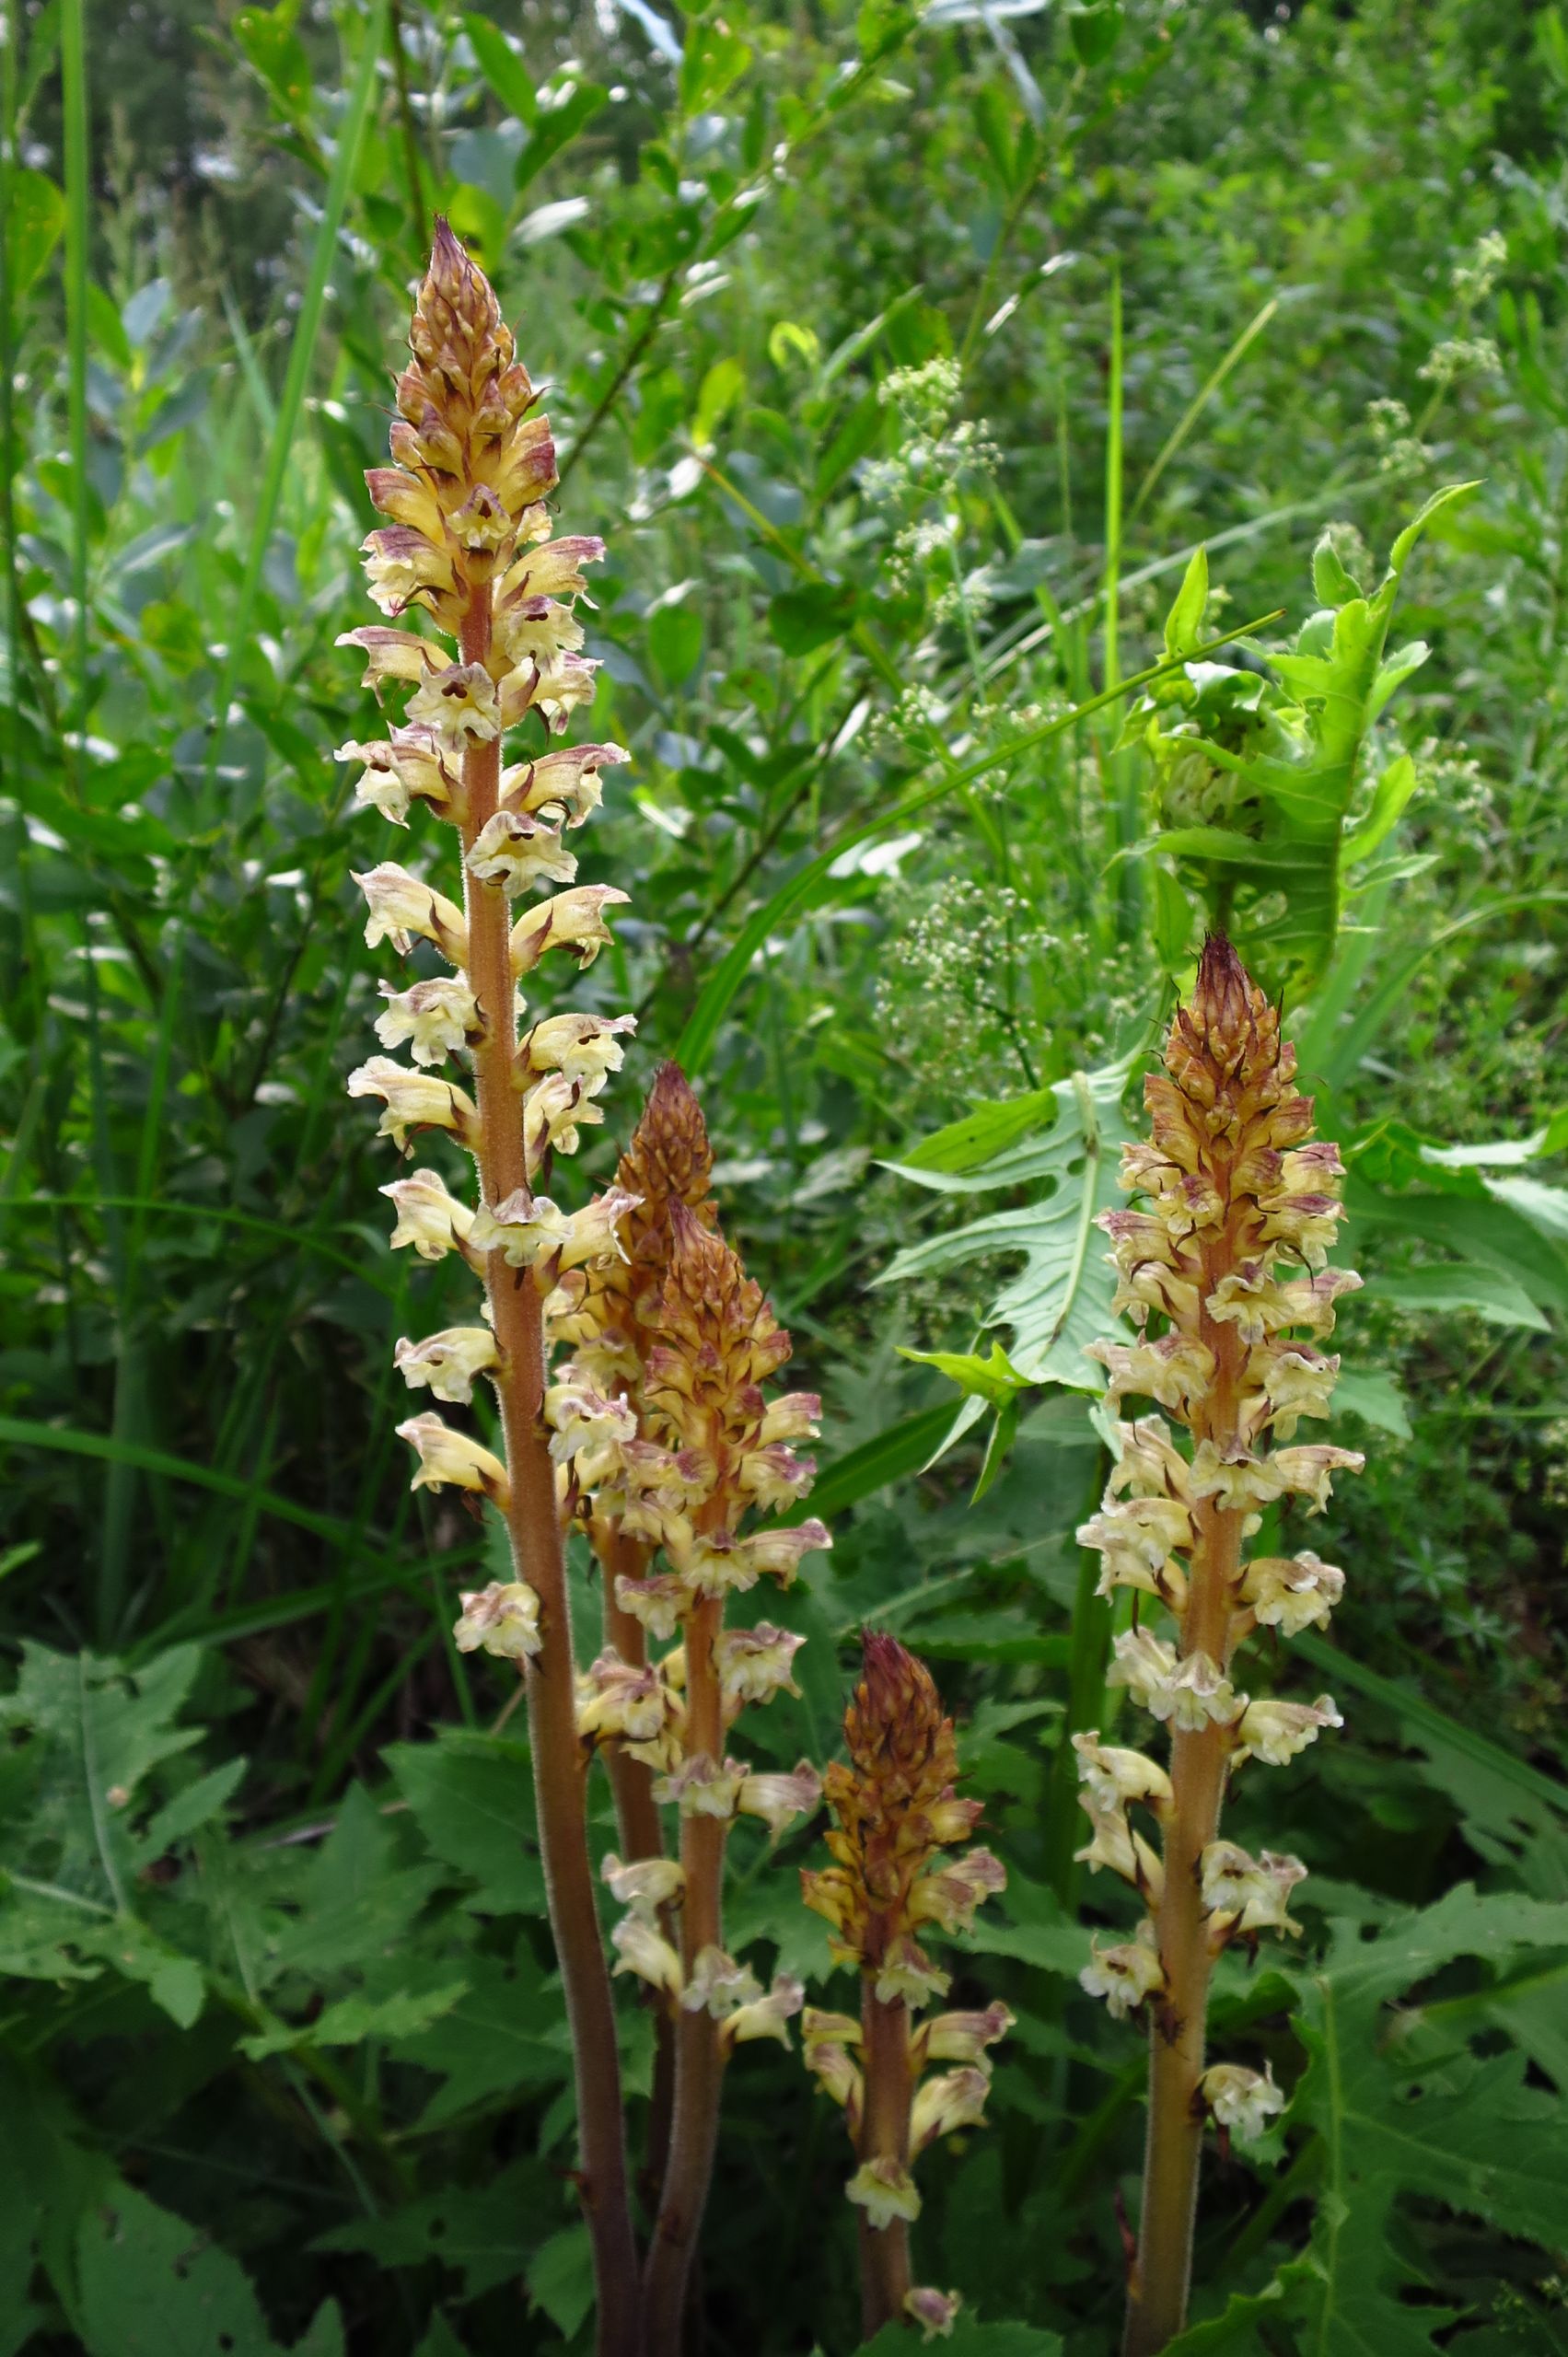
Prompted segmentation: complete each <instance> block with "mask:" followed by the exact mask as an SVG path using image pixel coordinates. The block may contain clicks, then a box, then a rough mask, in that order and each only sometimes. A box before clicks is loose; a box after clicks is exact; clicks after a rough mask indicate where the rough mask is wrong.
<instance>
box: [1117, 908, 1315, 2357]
mask: <svg viewBox="0 0 1568 2357" xmlns="http://www.w3.org/2000/svg"><path fill="white" fill-rule="evenodd" d="M1165 1066H1166V1069H1165V1073H1164V1074H1153V1075H1151V1076H1150V1077H1149V1079H1148V1080H1147V1081H1145V1083H1144V1102H1145V1104H1146V1106H1147V1109H1148V1112H1149V1115H1150V1119H1151V1123H1152V1137H1151V1139H1150V1140H1149V1141H1148V1142H1147V1143H1142V1142H1140V1143H1138V1144H1133V1145H1131V1146H1128V1147H1126V1148H1125V1149H1124V1150H1123V1157H1122V1178H1121V1183H1122V1185H1123V1186H1124V1187H1125V1188H1127V1189H1129V1190H1132V1191H1135V1192H1137V1193H1138V1194H1140V1195H1142V1196H1143V1197H1144V1201H1145V1203H1146V1205H1147V1208H1146V1209H1144V1210H1140V1211H1120V1212H1108V1213H1105V1214H1103V1217H1102V1222H1101V1224H1102V1225H1103V1226H1104V1227H1105V1228H1106V1229H1107V1230H1108V1232H1109V1235H1110V1237H1111V1239H1112V1245H1113V1257H1114V1260H1115V1263H1116V1268H1117V1271H1118V1275H1119V1278H1120V1283H1119V1286H1118V1290H1117V1295H1116V1305H1115V1306H1117V1308H1119V1309H1122V1310H1126V1311H1127V1312H1129V1313H1130V1314H1131V1315H1132V1318H1134V1319H1135V1320H1136V1321H1137V1322H1138V1323H1139V1324H1141V1325H1143V1326H1144V1328H1145V1329H1147V1324H1148V1320H1149V1318H1150V1315H1151V1313H1153V1314H1154V1315H1155V1316H1156V1318H1158V1320H1159V1321H1160V1325H1161V1329H1162V1330H1161V1331H1160V1332H1159V1333H1158V1335H1157V1337H1155V1336H1150V1335H1149V1334H1148V1333H1147V1331H1146V1330H1145V1336H1144V1340H1142V1341H1138V1342H1135V1343H1132V1344H1126V1343H1117V1342H1102V1343H1099V1344H1098V1345H1097V1346H1096V1348H1095V1352H1094V1355H1095V1356H1097V1357H1098V1358H1099V1359H1101V1360H1103V1362H1104V1364H1105V1365H1106V1367H1107V1369H1108V1371H1109V1378H1110V1379H1109V1386H1108V1398H1109V1402H1110V1404H1111V1405H1112V1406H1115V1407H1119V1406H1120V1405H1121V1401H1122V1400H1123V1399H1125V1398H1126V1397H1127V1396H1128V1395H1129V1394H1132V1395H1134V1396H1138V1397H1142V1398H1144V1399H1152V1400H1153V1401H1155V1402H1156V1404H1157V1405H1158V1406H1159V1407H1162V1408H1164V1409H1165V1410H1166V1411H1167V1412H1168V1413H1169V1414H1170V1415H1171V1416H1173V1417H1174V1418H1175V1419H1176V1421H1177V1422H1179V1424H1181V1425H1183V1426H1185V1428H1186V1430H1187V1432H1188V1433H1189V1434H1191V1443H1192V1446H1191V1456H1190V1457H1189V1456H1186V1455H1184V1454H1183V1453H1182V1452H1181V1450H1180V1449H1179V1448H1178V1447H1177V1446H1176V1445H1175V1443H1174V1441H1173V1440H1172V1437H1171V1434H1170V1430H1169V1427H1168V1426H1167V1423H1166V1422H1165V1421H1164V1419H1163V1418H1161V1417H1159V1416H1145V1417H1140V1418H1136V1419H1134V1420H1133V1421H1132V1422H1123V1423H1120V1424H1118V1426H1117V1428H1116V1432H1117V1442H1118V1448H1119V1455H1118V1460H1117V1463H1116V1466H1115V1469H1114V1470H1113V1472H1112V1474H1111V1477H1110V1483H1109V1489H1108V1490H1107V1492H1106V1495H1105V1500H1104V1503H1103V1504H1102V1507H1101V1510H1100V1512H1099V1513H1098V1515H1095V1516H1094V1518H1093V1519H1092V1520H1091V1521H1090V1522H1088V1523H1086V1525H1085V1526H1084V1527H1083V1528H1082V1529H1081V1530H1080V1532H1079V1534H1078V1537H1079V1539H1080V1541H1081V1543H1082V1544H1083V1545H1084V1546H1086V1547H1088V1548H1091V1549H1094V1550H1098V1552H1099V1554H1100V1555H1102V1556H1103V1558H1104V1565H1105V1568H1104V1573H1103V1575H1102V1578H1101V1582H1100V1592H1101V1594H1102V1595H1109V1593H1110V1592H1111V1590H1112V1589H1113V1588H1117V1587H1130V1588H1132V1590H1133V1591H1134V1597H1135V1601H1136V1603H1137V1604H1138V1605H1140V1606H1142V1605H1143V1603H1144V1599H1145V1598H1146V1599H1148V1600H1149V1602H1150V1604H1151V1606H1152V1607H1153V1608H1156V1610H1158V1611H1159V1612H1161V1613H1163V1614H1165V1615H1166V1616H1167V1617H1168V1621H1169V1624H1170V1629H1171V1633H1170V1635H1168V1636H1161V1635H1159V1634H1157V1633H1156V1631H1153V1630H1151V1629H1149V1628H1148V1627H1139V1626H1136V1625H1135V1626H1134V1627H1133V1628H1132V1630H1130V1631H1127V1632H1126V1633H1125V1634H1123V1635H1122V1636H1121V1637H1119V1638H1118V1640H1117V1642H1116V1659H1115V1662H1114V1664H1113V1665H1112V1667H1111V1671H1110V1678H1111V1682H1112V1683H1114V1684H1117V1685H1120V1686H1123V1687H1125V1688H1127V1689H1129V1690H1130V1692H1131V1693H1132V1697H1133V1699H1134V1700H1135V1701H1138V1702H1140V1703H1141V1704H1142V1705H1143V1706H1144V1709H1145V1710H1146V1711H1148V1712H1149V1713H1151V1715H1152V1716H1153V1717H1155V1718H1156V1719H1157V1720H1160V1721H1162V1722H1163V1723H1164V1724H1167V1726H1168V1727H1169V1729H1170V1761H1169V1767H1168V1769H1166V1768H1163V1767H1161V1766H1160V1765H1159V1764H1158V1763H1157V1762H1156V1761H1155V1760H1153V1759H1146V1758H1145V1757H1144V1755H1143V1754H1142V1753H1141V1752H1138V1751H1133V1750H1122V1749H1120V1748H1115V1747H1110V1746H1109V1745H1104V1744H1102V1743H1101V1742H1100V1741H1099V1739H1098V1732H1097V1731H1090V1732H1088V1733H1086V1734H1082V1735H1078V1736H1074V1745H1075V1747H1076V1749H1077V1752H1078V1760H1079V1773H1080V1776H1081V1778H1082V1783H1083V1790H1082V1792H1081V1794H1080V1796H1079V1797H1080V1800H1081V1803H1082V1805H1083V1807H1084V1808H1085V1809H1086V1812H1087V1814H1088V1818H1089V1822H1090V1825H1091V1826H1092V1828H1093V1838H1092V1840H1090V1842H1089V1844H1088V1846H1087V1847H1086V1849H1084V1850H1082V1851H1080V1852H1079V1853H1078V1854H1079V1856H1080V1858H1082V1859H1084V1860H1086V1862H1087V1864H1088V1865H1089V1866H1090V1868H1091V1869H1096V1870H1098V1868H1099V1867H1101V1866H1108V1867H1109V1868H1110V1870H1111V1871H1112V1873H1114V1874H1117V1875H1121V1876H1122V1878H1123V1879H1124V1880H1125V1881H1127V1882H1129V1883H1131V1884H1132V1887H1133V1888H1134V1889H1135V1890H1136V1892H1137V1893H1138V1895H1139V1897H1140V1898H1141V1899H1142V1900H1143V1902H1144V1917H1143V1920H1142V1921H1141V1922H1139V1924H1138V1927H1137V1930H1136V1932H1135V1933H1134V1934H1133V1936H1132V1939H1130V1940H1126V1941H1123V1942H1121V1943H1119V1944H1117V1945H1113V1946H1110V1947H1107V1948H1103V1949H1102V1948H1100V1947H1098V1944H1097V1945H1096V1949H1095V1954H1094V1957H1093V1961H1092V1962H1091V1963H1090V1965H1089V1966H1088V1967H1087V1968H1086V1970H1085V1972H1084V1974H1083V1975H1082V1979H1083V1984H1084V1987H1085V1988H1086V1990H1087V1991H1089V1993H1090V1994H1091V1995H1094V1996H1100V1997H1103V1998H1104V1999H1105V2001H1106V2003H1107V2004H1108V2005H1109V2009H1110V2011H1111V2013H1112V2014H1116V2015H1122V2014H1132V2013H1138V2014H1144V2015H1145V2016H1146V2017H1147V2020H1148V2023H1149V2119H1148V2143H1147V2151H1146V2155H1145V2161H1144V2200H1143V2218H1142V2223H1141V2227H1140V2231H1139V2235H1138V2242H1137V2249H1136V2254H1135V2257H1134V2258H1133V2259H1132V2266H1131V2272H1130V2278H1129V2286H1128V2317H1127V2332H1126V2340H1125V2350H1126V2357H1150V2353H1151V2352H1153V2351H1157V2350H1161V2349H1163V2348H1164V2347H1165V2346H1166V2344H1167V2341H1169V2340H1172V2339H1173V2338H1174V2336H1175V2335H1176V2334H1177V2333H1179V2331H1180V2330H1181V2328H1182V2325H1183V2322H1184V2320H1185V2317H1186V2313H1187V2297H1188V2283H1189V2278H1190V2275H1191V2256H1192V2232H1193V2222H1194V2215H1195V2208H1196V2201H1197V2190H1198V2163H1199V2150H1200V2145H1201V2142H1202V2131H1203V2122H1204V2120H1205V2119H1208V2118H1212V2119H1214V2121H1215V2123H1216V2125H1217V2126H1218V2127H1219V2128H1220V2129H1221V2130H1222V2131H1224V2132H1225V2133H1227V2134H1230V2135H1236V2136H1241V2137H1251V2136H1257V2135H1259V2134H1260V2133H1261V2132H1262V2130H1263V2128H1264V2127H1265V2125H1266V2123H1267V2121H1268V2120H1269V2119H1270V2118H1271V2117H1272V2115H1273V2114H1274V2113H1276V2112H1278V2111H1280V2110H1281V2109H1282V2108H1283V2100H1284V2099H1283V2096H1282V2094H1281V2092H1280V2090H1279V2088H1278V2087H1277V2086H1276V2085H1275V2084H1274V2082H1273V2079H1272V2074H1271V2073H1269V2072H1268V2071H1267V2070H1265V2071H1263V2072H1262V2073H1258V2072H1256V2071H1253V2070H1249V2069H1248V2068H1245V2067H1244V2066H1242V2065H1241V2064H1239V2063H1236V2062H1217V2063H1209V2062H1208V2061H1207V2058H1206V2054H1205V2050H1204V2016H1205V2013H1206V2009H1207V2004H1208V1995H1209V1980H1210V1976H1211V1973H1212V1971H1213V1968H1214V1959H1215V1957H1216V1956H1218V1955H1219V1953H1220V1952H1221V1950H1222V1949H1224V1948H1225V1946H1227V1945H1229V1944H1230V1943H1231V1942H1233V1941H1244V1942H1247V1943H1249V1944H1250V1945H1256V1942H1257V1940H1258V1937H1259V1935H1260V1933H1263V1932H1265V1931H1276V1932H1283V1933H1292V1932H1294V1931H1295V1930H1296V1928H1297V1926H1296V1925H1295V1924H1294V1923H1293V1922H1292V1921H1291V1918H1290V1915H1289V1913H1288V1911H1287V1910H1288V1906H1289V1900H1290V1894H1291V1891H1292V1889H1293V1887H1295V1884H1296V1883H1297V1882H1299V1881H1300V1880H1301V1878H1302V1876H1303V1875H1304V1874H1305V1872H1306V1868H1305V1867H1304V1866H1303V1865H1302V1864H1301V1863H1300V1861H1299V1860H1298V1859H1296V1858H1293V1857H1286V1856H1282V1855H1277V1854H1276V1853H1275V1852H1272V1851H1269V1850H1265V1851H1263V1852H1261V1853H1260V1855H1259V1856H1258V1857H1256V1858H1253V1857H1251V1856H1249V1854H1248V1852H1246V1851H1245V1850H1242V1849H1241V1848H1239V1847H1238V1846H1237V1843H1235V1842H1233V1841H1225V1840H1221V1838H1220V1810H1221V1805H1222V1803H1223V1801H1224V1798H1225V1790H1226V1786H1227V1784H1228V1782H1229V1780H1230V1779H1231V1778H1232V1777H1233V1776H1234V1775H1235V1774H1236V1773H1237V1771H1239V1770H1240V1769H1241V1768H1242V1767H1244V1765H1245V1764H1246V1763H1247V1762H1248V1761H1249V1760H1257V1761H1259V1762H1260V1763H1262V1764H1264V1765H1267V1766H1273V1767H1281V1766H1283V1765H1285V1764H1286V1763H1287V1762H1288V1761H1290V1760H1291V1759H1295V1756H1296V1754H1297V1753H1298V1752H1300V1751H1302V1750H1303V1749H1304V1748H1305V1747H1306V1746H1307V1744H1309V1743H1311V1742H1313V1741H1315V1740H1316V1738H1317V1736H1318V1735H1319V1734H1320V1733H1321V1732H1322V1731H1323V1730H1324V1729H1325V1728H1330V1727H1337V1726H1339V1725H1340V1724H1342V1722H1341V1719H1340V1714H1339V1713H1338V1711H1337V1710H1336V1709H1335V1707H1334V1705H1333V1703H1332V1702H1331V1701H1330V1699H1329V1697H1328V1696H1327V1695H1326V1694H1324V1695H1320V1696H1319V1697H1318V1700H1317V1701H1316V1702H1312V1703H1305V1702H1289V1701H1275V1700H1272V1699H1269V1698H1267V1697H1261V1696H1260V1697H1252V1696H1249V1695H1248V1694H1246V1693H1244V1692H1242V1691H1241V1690H1240V1689H1239V1687H1238V1686H1237V1683H1236V1680H1235V1676H1234V1671H1235V1655H1236V1651H1237V1647H1238V1646H1239V1645H1240V1644H1241V1643H1243V1641H1244V1640H1245V1639H1246V1638H1247V1637H1249V1635H1251V1634H1252V1633H1253V1631H1256V1630H1257V1629H1259V1628H1267V1629H1272V1630H1276V1631H1278V1632H1279V1633H1280V1634H1281V1635H1283V1636H1285V1637H1289V1636H1292V1635H1294V1634H1295V1633H1296V1632H1297V1631H1300V1630H1303V1629H1307V1628H1310V1627H1312V1626H1314V1625H1318V1624H1321V1623H1323V1622H1324V1621H1326V1620H1328V1618H1329V1615H1330V1611H1331V1610H1332V1608H1333V1606H1334V1605H1335V1603H1336V1602H1337V1601H1338V1599H1339V1596H1340V1592H1341V1589H1342V1586H1343V1574H1342V1573H1341V1572H1339V1571H1338V1570H1337V1569H1336V1568H1335V1567H1334V1566H1333V1565H1331V1564H1329V1563H1325V1562H1320V1561H1319V1560H1318V1556H1317V1555H1315V1554H1314V1553H1312V1552H1311V1551H1310V1550H1303V1551H1302V1552H1301V1553H1300V1554H1297V1555H1295V1556H1289V1557H1285V1556H1278V1555H1254V1556H1252V1557H1250V1558H1249V1557H1247V1556H1245V1555H1244V1552H1243V1550H1244V1548H1245V1546H1246V1543H1247V1541H1248V1540H1249V1539H1250V1538H1254V1537H1255V1536H1256V1535H1257V1534H1258V1532H1259V1530H1260V1527H1261V1519H1262V1515H1263V1513H1264V1511H1265V1510H1266V1509H1267V1508H1269V1507H1271V1506H1272V1505H1274V1504H1277V1502H1278V1501H1279V1500H1281V1499H1282V1498H1285V1497H1299V1498H1303V1499H1305V1500H1306V1501H1307V1505H1308V1510H1309V1511H1316V1510H1320V1509H1321V1508H1322V1506H1323V1505H1324V1504H1326V1502H1327V1499H1328V1496H1329V1489H1330V1477H1331V1476H1332V1474H1333V1473H1335V1472H1336V1471H1338V1470H1341V1469H1349V1470H1358V1469H1360V1466H1361V1463H1362V1459H1361V1457H1358V1456H1356V1455H1354V1454H1353V1452H1352V1451H1350V1450H1349V1449H1343V1448H1333V1447H1329V1446H1323V1445H1321V1444H1319V1445H1308V1446H1276V1447H1273V1448H1271V1449H1265V1448H1264V1447H1263V1446H1262V1444H1263V1442H1264V1440H1265V1439H1266V1438H1267V1437H1268V1436H1269V1435H1270V1434H1272V1436H1273V1438H1274V1439H1275V1440H1276V1441H1278V1442H1283V1443H1286V1444H1289V1443H1290V1442H1291V1441H1292V1439H1293V1435H1294V1434H1295V1429H1296V1426H1297V1423H1298V1422H1299V1421H1300V1419H1301V1418H1302V1417H1304V1416H1323V1415H1326V1414H1327V1412H1328V1406H1329V1395H1330V1391H1331V1389H1332V1387H1333V1383H1334V1377H1335V1375H1336V1374H1337V1372H1338V1369H1339V1360H1338V1358H1337V1357H1334V1356H1327V1355H1325V1354H1324V1353H1322V1352H1321V1351H1319V1350H1318V1348H1317V1344H1318V1342H1320V1341H1323V1340H1324V1339H1325V1338H1326V1337H1327V1336H1328V1335H1329V1334H1330V1333H1331V1332H1332V1330H1333V1325H1334V1309H1335V1304H1336V1301H1337V1300H1338V1298H1339V1296H1340V1295H1342V1294H1344V1293H1347V1292H1350V1291H1352V1290H1353V1289H1354V1288H1355V1287H1356V1286H1358V1285H1359V1283H1360V1282H1361V1280H1360V1279H1359V1277H1357V1276H1355V1275H1353V1273H1352V1272H1351V1271H1349V1270H1344V1269H1330V1267H1329V1266H1328V1265H1327V1253H1328V1248H1329V1245H1330V1242H1331V1241H1332V1238H1333V1235H1334V1228H1335V1223H1336V1222H1337V1220H1338V1219H1339V1218H1340V1216H1341V1213H1342V1206H1341V1204H1340V1202H1339V1201H1338V1187H1339V1181H1340V1179H1341V1175H1342V1173H1341V1165H1340V1158H1339V1155H1338V1152H1337V1150H1336V1148H1335V1147H1334V1146H1332V1145H1330V1144H1320V1143H1319V1144H1314V1143H1312V1101H1311V1099H1310V1097H1304V1096H1302V1094H1301V1093H1300V1091H1299V1090H1298V1089H1297V1088H1296V1087H1295V1078H1294V1075H1295V1052H1294V1051H1293V1050H1292V1048H1291V1047H1290V1046H1289V1045H1288V1043H1286V1042H1284V1041H1283V1040H1282V1039H1281V1037H1280V1026H1279V1016H1278V1014H1277V1012H1276V1011H1275V1009H1274V1008H1273V1007H1272V1006H1271V1005H1270V1004H1269V1003H1268V1001H1267V1000H1266V999H1265V997H1264V996H1263V993H1261V991H1260V990H1259V989H1258V988H1257V987H1256V985H1255V984H1254V983H1253V982H1252V981H1251V980H1250V978H1249V975H1248V974H1247V972H1246V971H1245V970H1244V969H1243V967H1242V965H1241V962H1240V960H1239V959H1238V958H1237V955H1236V952H1235V951H1234V949H1233V948H1232V947H1231V946H1230V944H1229V942H1228V941H1227V940H1225V938H1224V936H1223V935H1211V936H1210V938H1209V939H1208V941H1207V942H1206V943H1205V945H1204V949H1203V955H1202V962H1201V964H1200V967H1199V971H1198V981H1197V987H1196V990H1195V992H1194V993H1193V997H1192V1002H1191V1005H1190V1006H1187V1007H1183V1008H1180V1009H1179V1011H1178V1013H1177V1016H1176V1017H1175V1020H1174V1021H1173V1022H1172V1024H1171V1027H1170V1031H1169V1034H1168V1037H1167V1041H1166V1049H1165ZM1134 1808H1141V1809H1144V1810H1145V1811H1147V1812H1148V1813H1149V1815H1150V1816H1151V1817H1153V1819H1154V1821H1155V1824H1156V1827H1157V1828H1158V1831H1159V1835H1160V1843H1159V1847H1158V1849H1157V1850H1156V1847H1155V1846H1154V1845H1153V1844H1152V1843H1151V1842H1150V1841H1149V1840H1146V1839H1145V1837H1144V1834H1143V1833H1141V1832H1139V1831H1138V1830H1136V1829H1135V1828H1134V1826H1133V1824H1132V1818H1131V1816H1130V1811H1132V1809H1134Z"/></svg>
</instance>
